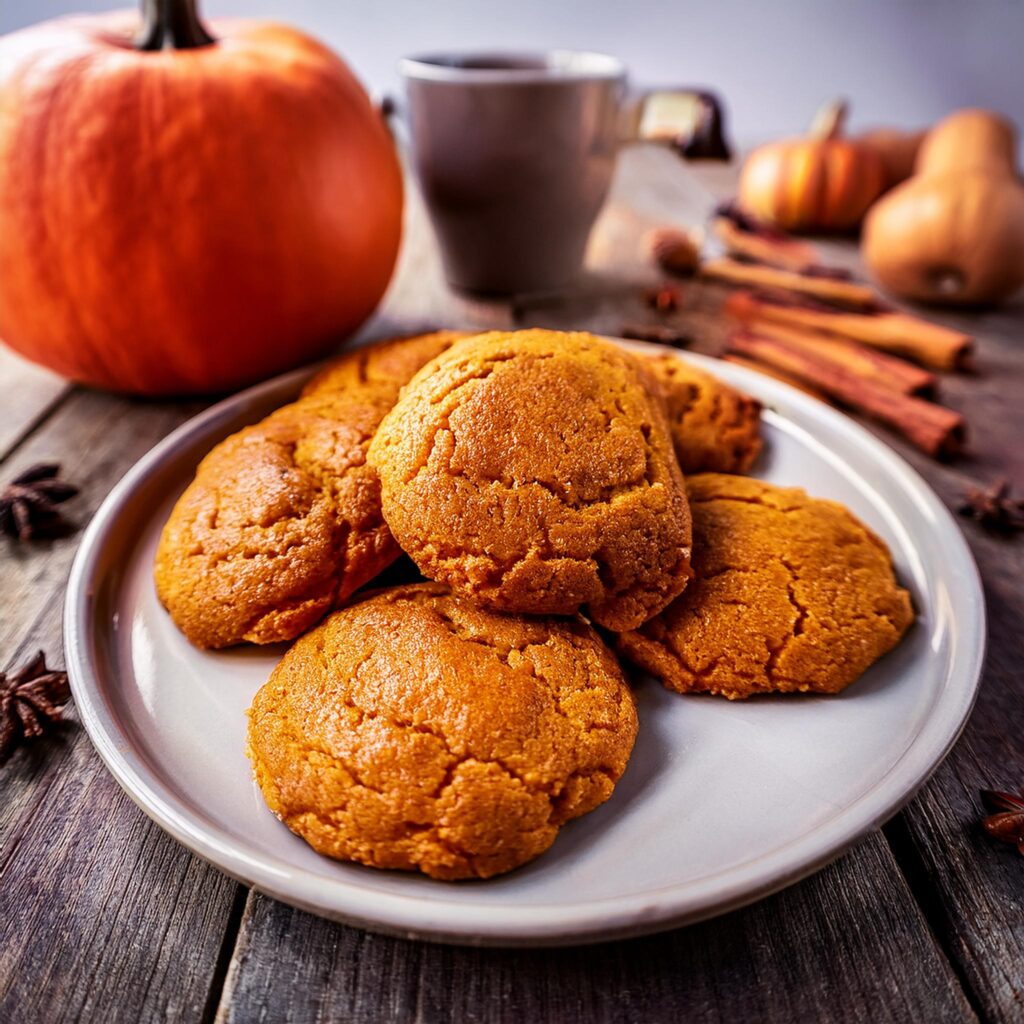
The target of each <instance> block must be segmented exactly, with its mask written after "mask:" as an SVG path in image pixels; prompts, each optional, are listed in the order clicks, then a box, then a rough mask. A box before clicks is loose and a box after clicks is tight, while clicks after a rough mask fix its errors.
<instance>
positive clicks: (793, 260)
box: [711, 217, 821, 273]
mask: <svg viewBox="0 0 1024 1024" xmlns="http://www.w3.org/2000/svg"><path fill="white" fill-rule="evenodd" d="M711 230H712V231H714V233H715V235H717V236H718V238H719V240H720V241H721V242H722V243H723V245H725V248H726V249H727V250H728V252H729V253H730V254H731V255H733V256H743V257H745V258H746V259H749V260H754V261H755V262H757V263H764V264H767V265H768V266H770V267H781V268H782V269H783V270H793V271H796V272H797V273H800V272H802V271H805V270H808V269H810V268H811V267H814V266H817V265H818V264H819V263H820V262H821V261H820V258H819V256H818V251H817V249H815V248H814V246H813V245H811V244H809V243H808V242H803V241H801V240H800V239H798V238H787V237H785V236H784V235H781V234H778V233H775V232H771V233H769V232H765V231H758V230H744V229H743V228H742V227H740V226H739V225H738V224H737V223H736V221H735V220H733V219H732V218H730V217H716V218H715V219H714V220H713V221H712V223H711Z"/></svg>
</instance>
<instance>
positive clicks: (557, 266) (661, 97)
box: [399, 50, 728, 295]
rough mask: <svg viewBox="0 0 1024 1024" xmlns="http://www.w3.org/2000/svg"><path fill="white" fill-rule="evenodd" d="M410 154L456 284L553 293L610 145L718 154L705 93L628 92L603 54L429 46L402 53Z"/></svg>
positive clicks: (575, 262)
mask: <svg viewBox="0 0 1024 1024" xmlns="http://www.w3.org/2000/svg"><path fill="white" fill-rule="evenodd" d="M399 69H400V72H401V74H402V77H403V79H404V81H405V88H406V103H407V107H406V111H405V114H406V119H407V122H408V134H409V140H410V144H411V150H412V160H413V164H414V166H415V169H416V173H417V176H418V178H419V182H420V187H421V189H422V191H423V195H424V198H425V200H426V204H427V210H428V212H429V214H430V218H431V220H432V222H433V225H434V229H435V231H436V232H437V236H438V239H439V241H440V244H441V254H442V258H443V261H444V267H445V273H446V276H447V278H448V281H449V283H450V284H452V285H453V286H454V287H456V288H459V289H462V290H465V291H470V292H477V293H490V294H500V295H510V294H520V293H528V292H538V291H554V290H557V289H559V288H562V287H564V286H565V285H567V284H568V283H569V282H570V281H571V280H572V279H573V278H574V277H575V276H576V274H577V273H578V272H579V270H580V268H581V266H582V263H583V254H584V250H585V248H586V244H587V238H588V236H589V234H590V229H591V227H592V226H593V224H594V220H595V219H596V217H597V214H598V211H599V210H600V209H601V206H602V204H603V203H604V200H605V196H606V195H607V193H608V187H609V185H610V184H611V178H612V172H613V170H614V167H615V158H616V154H617V153H618V150H619V148H620V147H621V146H622V145H624V144H626V143H629V142H635V141H658V142H665V143H670V144H673V145H675V146H676V148H677V149H678V150H679V151H680V152H681V153H682V154H683V155H685V156H715V157H719V158H723V157H724V158H727V157H728V152H727V150H726V148H725V145H724V142H723V140H722V134H721V112H720V109H719V107H718V104H717V102H716V101H715V100H714V98H713V97H712V96H711V94H710V93H707V92H705V91H699V90H669V91H651V92H648V93H645V94H644V95H642V96H640V97H636V98H632V99H631V98H630V96H629V94H628V90H627V78H626V68H625V66H624V65H623V64H622V62H621V61H619V60H617V59H616V58H614V57H609V56H606V55H604V54H599V53H585V52H576V51H568V50H555V51H552V52H549V53H541V54H508V53H481V54H472V55H451V54H436V55H426V56H421V57H410V58H406V59H405V60H403V61H401V63H400V65H399Z"/></svg>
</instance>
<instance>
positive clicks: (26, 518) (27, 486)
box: [0, 462, 78, 541]
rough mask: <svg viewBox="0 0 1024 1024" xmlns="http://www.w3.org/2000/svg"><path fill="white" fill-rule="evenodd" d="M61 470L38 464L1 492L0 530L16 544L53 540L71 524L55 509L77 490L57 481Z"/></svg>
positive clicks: (50, 464) (51, 463)
mask: <svg viewBox="0 0 1024 1024" xmlns="http://www.w3.org/2000/svg"><path fill="white" fill-rule="evenodd" d="M58 473H60V466H59V465H58V464H57V463H55V462H40V463H38V464H37V465H35V466H31V467H30V468H29V469H26V470H25V471H24V472H23V473H21V474H19V475H18V476H16V477H15V478H14V479H13V480H12V481H11V482H10V483H9V484H8V485H7V486H6V487H5V488H4V489H3V490H2V491H0V530H2V531H3V532H4V533H6V534H8V535H9V536H11V537H16V538H17V539H18V540H21V541H26V540H33V539H34V538H36V537H55V536H59V535H60V534H62V533H66V532H67V531H68V529H70V527H71V524H70V523H69V522H68V521H67V520H66V519H65V518H64V517H63V516H62V515H61V513H60V509H58V508H57V506H58V505H59V504H60V503H61V502H64V501H67V500H68V499H69V498H73V497H74V496H75V495H76V494H77V493H78V488H77V487H75V486H74V485H72V484H69V483H67V481H65V480H58V479H57V474H58Z"/></svg>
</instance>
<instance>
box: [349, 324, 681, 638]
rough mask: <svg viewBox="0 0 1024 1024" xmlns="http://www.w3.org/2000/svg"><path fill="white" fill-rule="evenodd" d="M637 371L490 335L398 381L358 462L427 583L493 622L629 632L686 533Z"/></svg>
mask: <svg viewBox="0 0 1024 1024" xmlns="http://www.w3.org/2000/svg"><path fill="white" fill-rule="evenodd" d="M653 387H654V385H653V383H652V381H651V380H650V378H649V376H648V375H647V374H646V372H645V371H644V370H643V368H642V366H641V364H640V363H639V362H638V361H637V360H636V359H635V358H633V357H632V356H631V355H629V353H627V352H625V351H623V350H622V349H621V348H619V347H618V346H616V345H614V344H612V343H611V342H608V341H605V340H603V339H601V338H596V337H594V336H593V335H589V334H582V333H574V334H562V333H559V332H557V331H542V330H531V331H517V332H512V333H503V332H498V331H495V332H492V333H490V334H483V335H478V336H476V337H475V338H469V339H466V340H464V341H461V342H459V343H458V344H456V345H455V346H453V347H452V348H451V349H450V350H449V351H448V352H446V353H445V354H444V355H442V356H440V357H438V358H437V359H435V360H434V361H433V362H431V363H430V364H428V365H427V366H426V367H425V368H424V369H423V370H422V371H420V373H418V374H417V375H416V377H414V378H413V380H412V381H411V382H410V383H409V385H408V386H407V387H406V389H405V390H404V391H403V393H402V397H401V398H400V399H399V402H398V404H397V405H396V406H395V408H394V409H393V410H392V411H391V412H390V413H389V414H388V416H387V417H386V418H385V420H384V422H383V423H382V424H381V426H380V429H379V430H378V431H377V434H376V436H375V438H374V441H373V443H372V444H371V446H370V451H369V459H370V462H371V464H373V465H374V466H375V467H376V468H377V470H378V472H379V473H380V476H381V482H382V497H383V505H384V518H385V520H386V521H387V523H388V525H389V526H390V527H391V530H392V532H393V533H394V535H395V537H396V538H397V539H398V541H399V543H400V544H401V546H402V548H403V549H404V550H405V551H406V552H407V553H408V554H409V555H410V556H411V557H412V559H413V560H414V561H415V562H416V563H417V565H418V566H419V567H420V569H421V571H422V572H423V573H424V575H426V576H427V577H429V578H431V579H436V580H439V581H441V582H444V583H447V584H449V585H450V586H452V587H453V588H454V589H456V590H458V591H460V592H461V593H464V594H466V595H467V596H469V597H471V598H473V599H474V600H475V601H477V602H479V603H480V604H482V605H484V606H486V607H489V608H493V609H496V610H499V611H509V612H526V613H531V614H571V613H573V612H575V611H576V610H577V609H578V608H580V607H581V606H584V605H585V606H586V607H587V609H588V613H589V614H590V616H591V617H592V618H593V619H594V620H595V621H596V622H598V623H600V624H601V625H603V626H607V627H608V628H611V629H626V628H630V627H633V626H637V625H639V624H640V623H642V622H644V621H645V620H646V619H648V618H650V616H651V615H653V614H655V613H656V612H657V611H659V610H660V609H661V608H663V607H664V606H665V605H666V604H667V603H668V602H669V601H671V600H672V598H673V597H675V596H676V595H677V594H679V593H680V592H681V591H682V589H683V587H684V586H685V585H686V581H687V579H688V578H689V554H690V550H689V549H690V522H689V511H688V509H687V504H686V495H685V491H684V487H683V484H682V476H681V473H680V471H679V467H678V464H677V462H676V459H675V457H674V455H673V452H672V444H671V439H670V437H669V435H668V428H667V425H666V423H665V419H664V413H663V411H662V409H661V408H660V405H659V403H658V402H657V400H656V399H654V398H652V397H651V394H650V393H649V391H648V389H653Z"/></svg>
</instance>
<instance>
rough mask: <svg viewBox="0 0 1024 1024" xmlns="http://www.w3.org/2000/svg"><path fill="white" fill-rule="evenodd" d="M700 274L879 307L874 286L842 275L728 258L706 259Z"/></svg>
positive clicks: (839, 302)
mask: <svg viewBox="0 0 1024 1024" xmlns="http://www.w3.org/2000/svg"><path fill="white" fill-rule="evenodd" d="M700 273H701V275H702V276H703V277H710V278H712V279H714V280H717V281H728V282H729V283H730V284H743V285H747V286H749V287H754V288H781V289H784V290H785V291H790V292H797V293H798V294H801V295H812V296H814V297H816V298H820V299H824V300H826V301H827V302H832V303H835V304H836V305H839V306H847V307H851V308H853V309H875V308H876V307H877V306H878V296H877V295H876V294H875V291H874V289H873V288H869V287H868V286H867V285H866V284H858V283H857V282H856V281H847V280H843V279H842V278H836V277H831V276H824V275H820V274H817V275H816V274H806V273H803V274H801V273H797V272H795V271H792V270H782V269H780V268H779V267H766V266H763V265H761V264H757V263H740V262H739V261H738V260H733V259H729V258H725V259H719V260H707V261H706V262H704V263H702V264H701V266H700Z"/></svg>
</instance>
